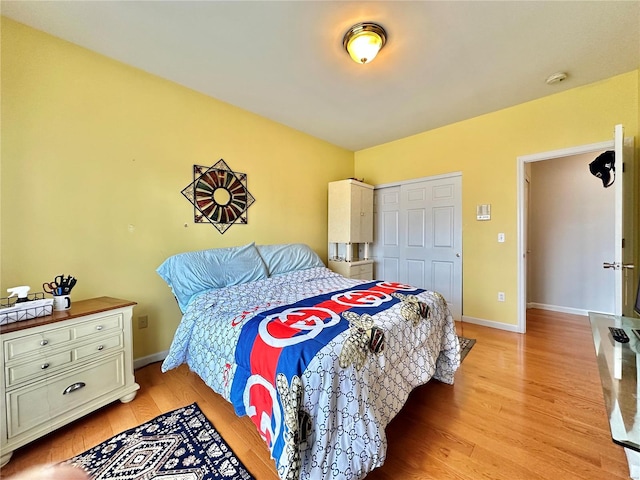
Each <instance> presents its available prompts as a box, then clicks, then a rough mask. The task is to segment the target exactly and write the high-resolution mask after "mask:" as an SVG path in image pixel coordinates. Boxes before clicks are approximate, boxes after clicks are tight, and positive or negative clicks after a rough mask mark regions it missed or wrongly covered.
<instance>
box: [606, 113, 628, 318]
mask: <svg viewBox="0 0 640 480" xmlns="http://www.w3.org/2000/svg"><path fill="white" fill-rule="evenodd" d="M613 146H614V151H615V168H616V170H615V175H616V176H615V182H614V184H613V188H614V197H615V214H614V215H615V219H614V253H613V255H614V259H613V262H612V263H605V264H604V265H603V267H604V268H611V270H612V271H613V273H614V275H615V304H614V307H615V312H614V313H615V314H616V315H622V307H623V303H624V301H623V295H622V292H623V273H622V272H623V270H622V260H623V259H622V254H623V252H622V250H623V248H622V239H623V238H624V236H623V235H624V232H623V228H624V214H623V201H622V200H623V198H624V181H623V175H622V171H623V164H624V127H623V126H622V125H616V126H615V130H614V138H613Z"/></svg>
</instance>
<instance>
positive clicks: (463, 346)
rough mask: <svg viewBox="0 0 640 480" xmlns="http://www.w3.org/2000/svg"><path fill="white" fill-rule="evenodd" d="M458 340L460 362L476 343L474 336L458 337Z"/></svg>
mask: <svg viewBox="0 0 640 480" xmlns="http://www.w3.org/2000/svg"><path fill="white" fill-rule="evenodd" d="M458 342H460V363H462V361H463V360H464V358H465V357H466V356H467V354H468V353H469V352H470V351H471V348H472V347H473V346H474V345H475V344H476V341H475V339H474V338H465V337H460V336H459V337H458Z"/></svg>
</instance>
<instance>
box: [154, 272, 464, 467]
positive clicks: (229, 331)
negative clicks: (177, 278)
mask: <svg viewBox="0 0 640 480" xmlns="http://www.w3.org/2000/svg"><path fill="white" fill-rule="evenodd" d="M182 363H187V364H188V365H189V367H190V368H191V369H192V370H193V371H194V372H196V373H197V374H198V375H199V376H200V377H201V378H202V379H203V380H204V382H205V383H206V384H207V385H209V386H210V387H211V388H212V389H213V390H214V391H216V392H217V393H219V394H220V395H222V396H223V397H224V398H226V399H227V400H229V401H230V402H232V403H233V405H234V407H235V409H236V412H237V413H238V414H239V415H245V414H246V415H249V417H251V419H252V420H253V422H254V423H255V424H256V427H257V428H258V431H259V432H260V434H261V436H262V437H263V439H264V440H265V441H266V442H267V445H268V446H269V450H270V452H271V455H272V457H273V458H274V459H275V461H276V466H277V468H278V473H279V475H280V477H281V478H282V479H283V480H289V479H291V480H294V479H295V480H297V479H298V478H300V479H304V480H311V479H319V478H332V479H356V480H357V479H361V478H364V477H365V475H366V474H367V473H368V472H370V471H371V470H373V469H374V468H376V467H379V466H381V465H382V464H383V463H384V460H385V453H386V437H385V431H384V430H385V427H386V426H387V424H388V423H389V422H390V421H391V419H392V418H393V417H394V416H395V415H396V414H397V413H398V412H399V411H400V409H401V408H402V406H403V405H404V403H405V401H406V399H407V397H408V395H409V393H410V392H411V390H412V389H413V388H415V387H416V386H418V385H422V384H424V383H426V382H428V381H429V380H430V379H431V378H436V379H437V380H440V381H442V382H445V383H449V384H452V383H453V376H454V373H455V371H456V370H457V368H458V366H459V364H460V349H459V345H458V339H457V336H456V334H455V328H454V324H453V320H452V318H451V315H450V314H449V310H448V308H447V305H446V302H445V301H444V298H442V296H441V295H439V294H437V293H435V292H429V291H424V290H421V289H416V288H414V287H411V286H408V285H402V284H397V283H390V282H363V281H361V280H352V279H346V278H344V277H342V276H340V275H338V274H336V273H334V272H332V271H330V270H329V269H327V268H312V269H308V270H301V271H297V272H291V273H288V274H284V275H280V276H276V277H272V278H270V279H266V280H259V281H255V282H250V283H245V284H242V285H235V286H232V287H226V288H223V289H219V290H212V291H208V292H205V293H203V294H200V295H198V296H196V297H195V298H193V299H192V301H191V302H190V304H189V306H188V308H187V310H186V312H185V314H184V317H183V319H182V321H181V323H180V325H179V326H178V329H177V331H176V334H175V337H174V339H173V343H172V345H171V348H170V350H169V354H168V356H167V358H166V359H165V361H164V363H163V365H162V370H163V371H167V370H169V369H172V368H175V367H177V366H179V365H180V364H182Z"/></svg>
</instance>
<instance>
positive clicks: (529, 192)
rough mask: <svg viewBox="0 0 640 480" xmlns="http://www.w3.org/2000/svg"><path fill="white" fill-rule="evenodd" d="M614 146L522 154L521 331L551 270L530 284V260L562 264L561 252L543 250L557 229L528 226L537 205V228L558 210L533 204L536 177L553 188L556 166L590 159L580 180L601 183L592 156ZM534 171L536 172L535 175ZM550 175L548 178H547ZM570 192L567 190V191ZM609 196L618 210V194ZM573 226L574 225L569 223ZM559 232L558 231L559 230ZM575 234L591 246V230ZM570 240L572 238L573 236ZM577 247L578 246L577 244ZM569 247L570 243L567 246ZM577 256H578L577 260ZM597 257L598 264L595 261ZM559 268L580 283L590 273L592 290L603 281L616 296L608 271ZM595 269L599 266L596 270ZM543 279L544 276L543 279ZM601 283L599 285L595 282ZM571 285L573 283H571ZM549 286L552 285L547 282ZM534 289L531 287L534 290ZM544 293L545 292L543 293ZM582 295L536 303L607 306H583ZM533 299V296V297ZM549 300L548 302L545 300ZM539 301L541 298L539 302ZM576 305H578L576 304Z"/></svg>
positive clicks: (567, 309)
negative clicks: (532, 295) (591, 165)
mask: <svg viewBox="0 0 640 480" xmlns="http://www.w3.org/2000/svg"><path fill="white" fill-rule="evenodd" d="M613 148H614V142H613V140H612V141H608V142H601V143H596V144H590V145H583V146H579V147H573V148H567V149H562V150H555V151H551V152H545V153H540V154H534V155H527V156H522V157H518V331H519V332H521V333H525V332H526V308H527V304H528V300H529V297H528V295H529V294H530V293H534V291H535V295H540V292H539V291H537V290H535V289H536V288H539V287H540V284H541V282H542V281H543V280H544V278H545V274H546V273H548V272H542V273H541V272H537V273H536V275H537V276H536V280H535V282H536V283H535V284H533V285H529V281H528V280H531V279H532V277H530V275H529V274H531V273H532V272H529V271H528V268H527V264H528V261H529V260H530V259H531V260H532V261H538V262H539V263H540V265H536V268H538V269H540V268H544V267H545V265H547V266H548V265H552V266H553V267H554V268H556V267H558V265H557V264H554V263H553V262H554V256H556V258H555V261H558V258H557V254H555V253H553V252H551V253H550V252H542V251H540V248H541V246H542V247H543V248H544V246H545V245H547V246H548V245H552V244H553V240H554V239H553V235H554V231H553V230H552V229H549V230H548V232H547V234H548V235H547V234H541V233H542V232H540V231H538V232H537V233H536V232H532V231H530V230H528V227H529V226H530V225H531V223H530V222H529V220H530V218H529V213H530V212H533V211H534V209H536V208H537V209H538V211H537V212H536V215H537V218H536V223H535V225H537V226H538V227H537V228H541V225H542V224H543V222H544V215H545V214H547V213H548V214H549V215H550V216H551V215H553V213H554V209H553V204H552V203H551V204H545V205H543V206H541V205H540V204H537V205H533V204H530V202H532V201H535V198H536V197H535V195H534V194H533V192H534V191H535V188H536V186H535V181H536V178H535V177H536V175H535V174H536V173H540V175H539V178H541V179H543V181H546V182H548V183H547V185H548V186H549V188H558V185H557V184H556V185H554V183H553V172H552V170H554V169H556V170H562V168H561V166H563V165H564V166H565V167H566V166H569V165H570V163H571V162H572V161H573V162H583V163H584V162H586V163H584V169H585V174H584V177H585V178H584V179H582V180H580V181H582V182H584V181H585V180H588V181H590V182H592V184H591V185H596V186H597V185H598V182H599V180H598V179H597V178H596V177H593V176H591V174H590V172H589V169H588V164H589V162H590V161H591V160H593V159H595V158H596V157H597V156H598V155H599V154H600V153H602V152H603V151H605V150H612V149H613ZM587 159H591V160H589V161H586V160H587ZM538 162H545V165H543V164H542V163H540V164H539V165H536V163H538ZM559 162H565V163H563V164H561V163H559ZM532 172H533V175H532ZM545 178H546V180H544V179H545ZM527 179H530V180H531V184H528V183H527ZM564 187H566V189H567V190H569V189H571V188H574V189H575V188H578V187H577V185H565V186H564ZM560 188H563V186H560ZM599 188H600V189H602V184H600V185H599ZM606 193H607V194H608V193H612V192H606ZM565 194H566V192H565ZM609 199H610V200H604V201H605V202H609V201H610V202H611V204H610V205H608V206H606V205H605V207H608V208H609V210H608V211H609V212H612V211H615V198H614V196H613V195H609ZM562 201H566V200H562ZM600 214H602V215H606V214H603V213H600ZM566 220H567V221H568V222H570V220H571V218H568V219H566ZM609 220H612V219H606V218H605V219H604V220H603V221H609ZM559 221H562V220H561V219H560V220H558V219H553V221H550V222H549V223H550V225H553V224H557V222H559ZM569 226H571V225H569ZM572 227H573V228H574V229H578V230H580V229H581V228H584V225H581V222H580V221H576V222H575V224H573V225H572ZM612 229H613V228H612V227H610V229H609V231H611V230H612ZM556 234H557V232H556ZM572 235H573V236H574V238H578V239H581V235H582V239H581V240H580V241H581V242H582V246H583V247H584V248H589V246H588V241H589V238H587V237H588V232H586V231H584V230H583V231H578V232H577V233H576V232H573V234H572ZM535 237H537V240H538V241H537V243H536V242H534V245H529V244H528V242H527V240H528V238H532V239H533V238H535ZM557 240H558V241H564V240H565V239H557ZM569 241H570V239H569ZM585 242H586V243H585ZM610 243H611V244H612V245H613V237H612V239H611V242H610ZM574 247H575V246H574ZM536 248H538V252H536V251H535V249H536ZM565 248H566V247H565ZM568 248H569V250H568V251H569V252H571V254H570V255H569V257H571V256H573V259H572V260H573V264H574V265H576V264H578V263H580V260H581V259H579V258H578V259H577V257H578V256H579V254H580V252H576V250H575V249H574V250H571V247H568ZM536 256H538V257H542V256H543V257H544V258H536ZM560 258H561V259H562V260H561V261H564V260H571V258H569V259H567V258H566V256H565V257H560ZM576 259H577V260H576ZM595 261H596V260H594V261H593V262H594V264H595ZM560 267H562V265H560ZM597 268H598V274H600V273H601V272H600V270H602V267H601V264H600V266H598V267H597ZM557 271H561V272H563V275H561V277H562V281H563V282H565V283H566V282H568V280H566V278H567V275H569V276H570V275H573V277H572V278H571V280H569V283H570V284H571V283H573V284H576V283H578V282H584V281H587V280H589V278H588V277H589V275H592V276H591V281H593V284H592V285H591V286H590V287H589V288H588V290H592V291H593V290H597V288H598V285H599V286H602V285H603V284H605V285H606V287H605V290H606V288H609V287H611V292H610V293H609V298H612V297H613V296H614V293H613V292H614V286H613V282H614V278H613V276H606V272H604V276H599V277H598V279H596V278H595V277H594V276H593V272H578V271H573V272H572V271H563V270H562V269H561V268H560V269H558V270H557ZM594 272H595V270H594ZM541 279H542V280H541ZM554 279H555V280H554V281H558V279H557V277H554ZM596 283H597V284H598V285H595V284H596ZM563 285H564V284H563ZM569 286H570V285H569ZM547 287H549V285H547ZM530 289H531V290H530ZM543 295H544V294H543ZM604 295H605V293H604V292H603V298H604ZM581 297H584V294H582V293H581V294H577V295H574V296H573V297H572V300H571V301H570V304H571V305H574V306H573V307H572V306H566V305H564V306H563V305H556V304H562V303H566V302H565V300H564V299H563V300H562V301H558V300H557V299H558V297H557V296H554V295H553V294H551V295H548V296H543V297H538V298H545V299H548V300H543V302H540V304H539V305H535V306H539V307H540V306H541V307H542V308H545V307H546V308H547V309H557V310H558V311H562V312H565V313H578V314H584V313H583V312H584V311H585V310H589V309H592V310H601V309H603V308H598V307H594V306H593V305H586V304H584V303H583V304H582V306H581V307H580V306H579V303H580V302H581V301H582V300H581ZM532 300H533V298H532ZM545 302H548V303H545ZM535 303H538V302H535ZM576 305H578V306H577V307H576ZM598 305H604V303H599V304H598ZM608 308H610V307H608V306H605V307H604V309H608Z"/></svg>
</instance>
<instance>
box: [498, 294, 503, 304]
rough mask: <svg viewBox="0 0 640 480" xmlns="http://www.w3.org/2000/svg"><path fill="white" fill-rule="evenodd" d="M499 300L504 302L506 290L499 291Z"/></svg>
mask: <svg viewBox="0 0 640 480" xmlns="http://www.w3.org/2000/svg"><path fill="white" fill-rule="evenodd" d="M498 301H499V302H504V292H498Z"/></svg>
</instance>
